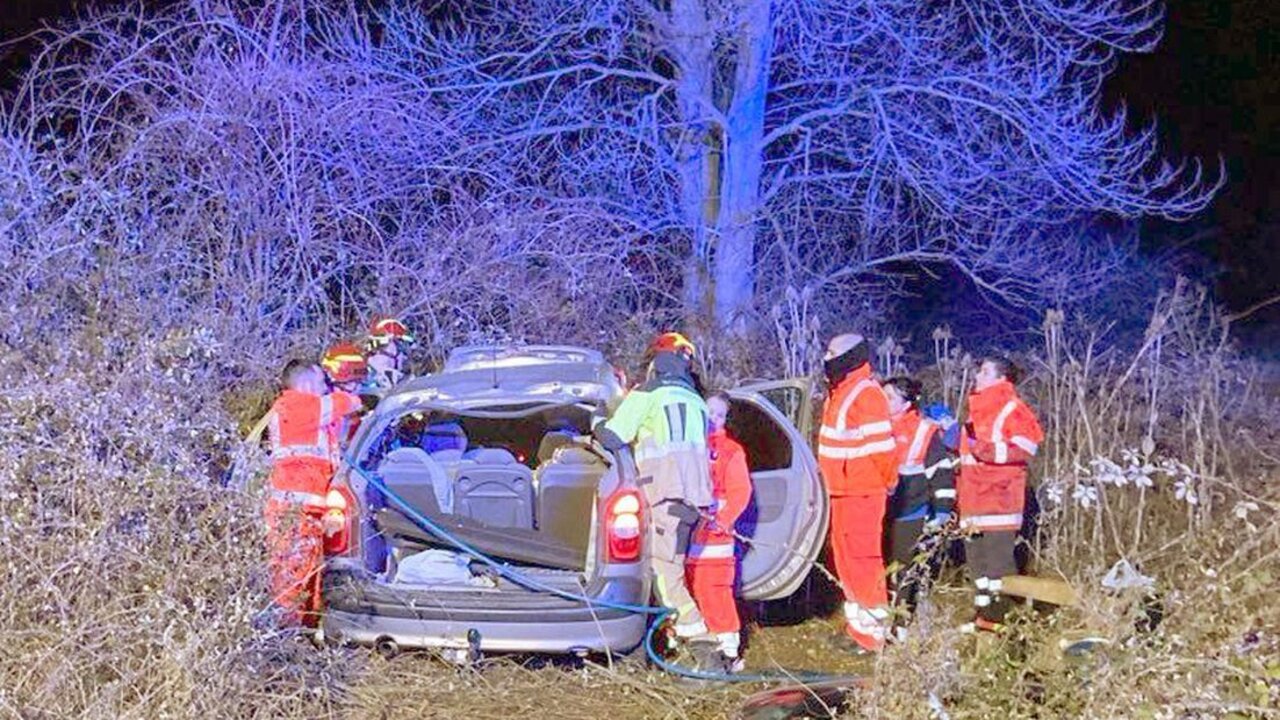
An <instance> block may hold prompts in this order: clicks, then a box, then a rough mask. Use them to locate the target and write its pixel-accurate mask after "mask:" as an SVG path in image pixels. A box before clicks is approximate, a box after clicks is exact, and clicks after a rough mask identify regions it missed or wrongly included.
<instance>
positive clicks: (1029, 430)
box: [957, 381, 1044, 530]
mask: <svg viewBox="0 0 1280 720" xmlns="http://www.w3.org/2000/svg"><path fill="white" fill-rule="evenodd" d="M969 423H970V424H972V426H973V435H972V436H970V435H969V433H968V432H967V431H965V432H962V433H961V434H960V479H959V482H958V483H957V490H958V491H959V504H960V524H961V526H962V527H969V528H974V529H976V530H1018V529H1020V528H1021V527H1022V510H1023V505H1024V503H1025V500H1026V487H1027V463H1028V462H1029V461H1030V460H1031V458H1032V457H1034V456H1035V454H1036V452H1037V451H1038V450H1039V449H1040V443H1041V442H1043V441H1044V431H1043V430H1041V429H1040V423H1039V421H1038V420H1036V415H1035V412H1033V411H1032V410H1031V408H1030V407H1028V406H1027V404H1026V403H1024V402H1023V401H1022V399H1021V398H1019V397H1018V393H1017V391H1015V390H1014V388H1013V384H1012V383H1010V382H1008V381H1000V382H998V383H996V384H995V385H992V386H991V387H988V388H986V389H985V390H982V391H981V392H974V393H972V394H970V395H969Z"/></svg>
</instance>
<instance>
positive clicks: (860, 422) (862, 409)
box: [848, 390, 898, 493]
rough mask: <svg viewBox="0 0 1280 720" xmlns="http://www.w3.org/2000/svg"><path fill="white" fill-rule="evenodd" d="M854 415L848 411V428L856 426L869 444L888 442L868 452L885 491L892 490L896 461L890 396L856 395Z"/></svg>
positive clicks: (895, 483)
mask: <svg viewBox="0 0 1280 720" xmlns="http://www.w3.org/2000/svg"><path fill="white" fill-rule="evenodd" d="M853 410H854V411H855V412H856V415H855V414H852V413H851V414H850V416H849V419H848V422H849V427H855V428H857V429H858V430H860V431H862V432H863V433H864V434H865V436H866V441H867V443H868V446H872V445H873V444H887V446H888V447H887V448H886V449H883V450H880V451H878V452H873V453H871V454H870V456H869V457H870V458H871V462H872V464H874V465H875V467H876V468H878V469H879V470H880V477H881V481H882V483H883V487H884V488H885V491H886V493H892V492H893V489H894V488H895V487H897V485H898V462H897V454H896V453H895V452H894V448H893V445H894V439H893V430H892V427H893V424H892V422H893V421H892V420H891V418H892V415H891V413H890V412H889V398H887V397H886V396H885V394H884V392H883V391H880V390H877V391H875V392H871V391H867V392H864V393H862V394H861V395H859V396H858V399H857V401H855V402H854V404H853Z"/></svg>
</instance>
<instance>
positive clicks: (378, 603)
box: [322, 346, 827, 653]
mask: <svg viewBox="0 0 1280 720" xmlns="http://www.w3.org/2000/svg"><path fill="white" fill-rule="evenodd" d="M623 392H624V391H623V388H622V387H621V385H620V384H619V382H618V380H617V379H616V376H615V374H614V368H613V367H612V366H611V365H610V364H609V363H608V362H606V360H605V359H604V357H603V356H602V355H601V354H600V353H598V352H595V351H592V350H585V349H581V348H573V347H553V346H522V347H467V348H461V349H458V350H455V351H454V352H453V353H452V354H451V355H450V356H449V359H448V361H447V362H446V364H445V366H444V368H443V370H442V371H441V372H440V373H438V374H435V375H431V376H428V377H422V378H417V379H415V380H412V381H409V382H407V383H404V384H402V385H400V386H399V387H397V388H396V389H395V390H394V391H393V392H392V393H391V394H390V395H389V396H387V397H386V398H385V399H384V400H383V401H382V402H381V403H380V404H379V405H378V407H377V408H376V410H375V411H374V412H373V413H372V414H370V415H369V416H367V417H366V418H365V419H364V420H363V422H362V423H361V427H360V428H359V430H358V432H357V433H356V435H355V437H354V439H353V441H352V446H351V454H350V456H351V458H352V459H353V460H354V462H355V463H357V464H358V465H359V466H360V468H361V469H362V470H363V471H364V472H358V471H355V470H353V469H351V468H349V467H344V469H343V470H342V471H341V472H340V473H339V475H338V476H337V477H336V478H335V480H334V490H333V492H331V493H330V506H331V510H330V512H331V514H337V515H340V516H341V517H342V520H343V527H344V530H343V531H341V532H340V533H338V535H336V536H335V537H333V538H330V539H329V541H328V550H329V552H330V557H329V559H328V565H327V569H326V571H325V576H324V590H323V596H324V597H323V599H324V604H325V612H324V616H323V621H322V622H323V624H322V628H323V631H324V634H325V636H326V637H327V638H328V639H329V640H330V641H337V642H346V643H354V644H360V645H374V646H380V647H382V648H384V649H387V650H396V649H399V648H442V649H453V650H456V651H461V650H464V649H471V650H473V651H474V650H476V649H482V650H483V651H485V652H490V651H496V652H536V653H585V652H603V651H610V652H618V653H625V652H628V651H631V650H633V649H635V648H636V647H637V646H638V645H639V643H640V642H641V640H642V639H643V636H644V632H645V626H646V622H647V621H648V620H649V617H648V616H646V615H643V614H637V613H634V612H627V611H623V610H616V609H610V608H608V607H604V606H602V605H601V604H600V602H602V601H603V602H609V603H622V604H629V605H647V604H649V600H650V595H649V577H648V573H647V572H646V562H645V552H646V548H645V543H644V538H645V526H644V517H643V511H642V506H643V504H642V503H640V502H638V501H639V498H640V496H639V493H638V490H637V485H636V470H635V465H634V463H633V462H632V461H631V459H630V457H629V456H628V455H627V454H626V453H625V452H624V453H622V456H615V455H614V454H611V453H610V452H608V451H606V450H605V449H604V448H603V447H602V446H600V445H599V444H598V443H596V442H594V441H593V440H591V439H590V427H591V422H592V419H593V417H597V418H598V417H600V416H607V414H608V413H609V412H611V411H612V410H613V409H614V408H615V407H616V405H617V403H618V402H620V401H621V399H622V395H623ZM731 396H732V398H733V409H732V413H731V416H730V417H731V422H730V431H731V432H732V433H733V434H734V435H735V437H737V438H738V440H739V441H740V442H742V444H743V445H744V446H745V447H746V450H747V455H748V459H749V465H750V468H751V477H752V480H753V482H754V494H753V497H752V501H751V505H750V506H749V507H748V509H747V511H746V513H745V514H744V516H743V518H742V520H741V521H740V522H739V523H738V531H739V532H740V533H741V534H743V535H745V536H746V537H748V538H751V540H752V542H751V543H749V544H746V545H745V552H744V553H743V554H742V556H741V571H740V575H739V577H740V578H741V586H742V587H741V596H742V597H743V598H745V599H747V600H771V599H778V598H782V597H786V596H788V595H790V594H791V593H793V592H794V591H795V590H796V589H797V588H798V587H799V586H800V584H801V583H802V582H803V580H804V578H805V576H806V575H807V574H808V572H809V570H810V568H811V566H812V563H813V560H814V558H815V557H816V556H817V554H818V552H819V550H820V549H821V545H822V542H823V539H824V537H825V532H826V524H827V498H826V495H825V493H824V491H823V489H822V484H821V481H820V478H819V475H818V466H817V462H816V460H815V459H814V456H813V453H812V451H811V449H810V446H809V443H808V441H807V437H808V435H807V429H808V427H809V423H810V412H809V405H808V402H809V400H808V391H807V384H806V383H787V382H783V383H772V384H768V385H757V386H751V387H747V388H743V389H740V390H737V391H734V392H732V393H731ZM770 399H772V400H773V402H771V401H770ZM780 407H782V408H785V412H784V410H783V409H780ZM364 473H369V474H370V475H371V476H374V477H377V478H380V479H381V481H382V482H383V483H385V484H386V486H387V487H388V488H389V489H390V490H391V491H392V492H394V493H395V494H396V495H398V496H400V497H401V498H403V499H404V500H406V501H408V502H409V504H411V505H412V506H413V508H414V510H416V511H417V512H419V513H421V514H423V515H425V516H426V517H428V518H430V519H431V520H433V521H434V522H436V523H438V524H439V525H440V526H441V527H444V528H446V529H447V530H448V531H449V532H450V533H452V534H454V535H455V536H456V537H458V538H459V539H461V540H463V541H465V542H467V543H469V544H470V545H472V546H473V547H474V548H475V549H477V550H479V551H480V552H482V553H484V554H486V555H488V556H490V557H493V558H495V559H498V560H500V561H501V562H503V563H504V564H506V565H507V566H509V567H510V568H512V569H513V570H517V571H519V573H521V575H523V576H524V577H528V578H531V579H533V580H534V581H535V584H538V585H541V586H543V588H545V587H547V586H550V587H554V588H558V589H562V590H564V591H566V592H568V593H571V594H574V595H581V596H583V597H585V598H589V599H590V600H591V602H584V601H577V600H569V599H565V598H564V597H562V596H558V595H556V594H554V593H550V592H547V591H546V590H545V589H542V588H539V589H530V588H528V587H525V586H523V585H521V584H517V583H515V582H511V581H510V580H508V579H505V578H503V577H501V576H500V575H499V574H497V573H495V572H493V571H492V569H490V568H486V567H485V566H484V564H483V563H480V562H479V561H473V560H471V559H470V558H468V557H467V556H465V555H464V554H462V553H457V552H455V548H452V547H451V546H450V545H449V544H448V543H443V542H440V541H439V540H438V539H437V538H435V537H433V536H432V534H431V533H429V532H427V531H425V530H424V529H423V528H421V527H420V526H419V525H418V524H417V523H416V522H414V521H413V520H412V519H411V518H409V517H407V516H406V513H404V512H402V511H401V510H400V508H398V507H397V506H396V504H395V503H394V502H392V501H390V500H389V499H388V498H387V497H385V496H384V494H383V493H382V492H380V491H379V490H378V488H377V487H376V486H375V484H373V483H370V482H369V481H368V480H367V479H366V476H365V474H364Z"/></svg>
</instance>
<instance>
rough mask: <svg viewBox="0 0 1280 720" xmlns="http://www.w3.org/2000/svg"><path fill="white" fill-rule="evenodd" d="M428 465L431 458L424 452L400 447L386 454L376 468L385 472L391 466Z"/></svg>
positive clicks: (414, 448) (413, 448)
mask: <svg viewBox="0 0 1280 720" xmlns="http://www.w3.org/2000/svg"><path fill="white" fill-rule="evenodd" d="M430 463H431V456H429V455H427V453H426V451H425V450H421V449H419V448H416V447H401V448H396V449H395V450H392V451H391V452H389V453H387V456H386V457H385V458H383V459H382V464H381V465H379V466H378V468H379V469H380V470H383V471H385V470H386V468H388V467H391V466H401V467H402V466H405V465H429V464H430Z"/></svg>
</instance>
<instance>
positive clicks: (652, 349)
mask: <svg viewBox="0 0 1280 720" xmlns="http://www.w3.org/2000/svg"><path fill="white" fill-rule="evenodd" d="M662 352H671V353H678V354H680V355H683V356H684V357H685V359H688V360H692V359H693V356H694V355H696V354H697V352H698V349H697V348H695V347H694V346H693V343H691V342H689V338H687V337H685V336H683V335H681V334H680V333H678V332H667V333H662V334H661V335H659V336H658V337H656V338H654V339H653V342H651V343H649V349H648V351H646V353H645V354H646V355H648V356H649V357H653V356H654V355H657V354H658V353H662Z"/></svg>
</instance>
